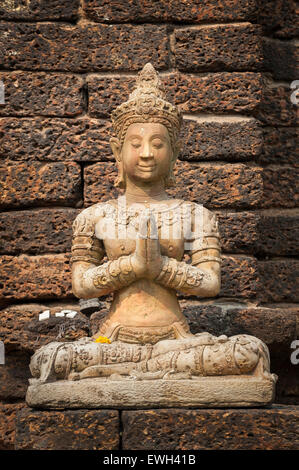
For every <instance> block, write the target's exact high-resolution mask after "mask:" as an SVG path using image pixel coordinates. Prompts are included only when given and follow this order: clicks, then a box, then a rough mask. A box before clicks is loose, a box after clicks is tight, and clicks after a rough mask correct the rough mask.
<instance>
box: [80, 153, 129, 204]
mask: <svg viewBox="0 0 299 470" xmlns="http://www.w3.org/2000/svg"><path fill="white" fill-rule="evenodd" d="M116 177H117V169H116V166H115V163H112V162H101V163H95V164H93V165H89V166H86V167H85V168H84V205H85V206H86V207H88V206H90V205H91V204H96V203H98V202H101V201H108V200H109V199H111V198H116V197H118V195H120V194H121V192H120V191H119V190H118V189H117V188H115V187H114V182H115V180H116Z"/></svg>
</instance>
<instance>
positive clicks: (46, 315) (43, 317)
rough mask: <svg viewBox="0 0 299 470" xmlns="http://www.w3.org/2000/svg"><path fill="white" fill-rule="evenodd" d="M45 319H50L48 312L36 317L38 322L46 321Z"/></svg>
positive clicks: (45, 311)
mask: <svg viewBox="0 0 299 470" xmlns="http://www.w3.org/2000/svg"><path fill="white" fill-rule="evenodd" d="M47 318H50V310H44V311H43V312H42V313H40V314H39V316H38V319H39V321H42V320H46V319H47Z"/></svg>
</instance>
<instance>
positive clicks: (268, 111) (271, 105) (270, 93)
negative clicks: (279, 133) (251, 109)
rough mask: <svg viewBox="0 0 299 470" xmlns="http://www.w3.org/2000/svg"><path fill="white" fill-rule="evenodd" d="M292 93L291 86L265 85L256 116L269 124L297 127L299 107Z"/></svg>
mask: <svg viewBox="0 0 299 470" xmlns="http://www.w3.org/2000/svg"><path fill="white" fill-rule="evenodd" d="M291 94H292V90H291V88H290V87H285V86H281V85H279V86H278V85H277V86H272V87H265V88H264V96H263V100H262V103H261V106H260V107H259V109H258V110H257V112H256V113H255V114H256V117H257V118H258V119H259V120H260V121H261V122H262V123H263V124H266V125H268V126H286V127H292V126H295V127H296V126H297V122H298V107H297V106H296V105H295V104H294V103H292V101H291ZM289 145H290V144H289Z"/></svg>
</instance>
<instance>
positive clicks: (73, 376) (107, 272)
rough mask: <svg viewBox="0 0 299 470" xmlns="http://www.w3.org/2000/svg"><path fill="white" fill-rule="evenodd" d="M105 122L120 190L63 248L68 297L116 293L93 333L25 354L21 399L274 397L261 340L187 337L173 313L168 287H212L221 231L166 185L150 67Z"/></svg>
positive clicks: (135, 401)
mask: <svg viewBox="0 0 299 470" xmlns="http://www.w3.org/2000/svg"><path fill="white" fill-rule="evenodd" d="M112 121H113V126H114V131H115V135H116V137H114V138H112V139H111V141H110V142H111V148H112V151H113V154H114V156H115V159H116V162H117V166H118V179H117V181H116V185H117V186H118V187H120V188H122V189H124V195H122V196H120V197H119V198H118V199H115V200H109V201H108V202H99V203H98V204H95V205H93V206H91V207H89V208H87V209H85V210H83V211H82V212H81V213H80V214H79V215H78V217H77V218H76V220H75V222H74V226H73V245H72V277H73V292H74V294H75V295H76V296H77V297H78V298H79V299H93V298H98V297H101V296H103V295H106V294H109V293H113V301H112V304H111V308H110V312H109V314H108V316H107V318H106V319H105V321H104V322H103V323H102V325H101V327H100V329H99V331H98V333H97V334H96V335H94V337H93V338H84V339H83V340H79V341H76V342H74V343H50V344H48V345H47V346H44V347H42V348H40V349H39V350H38V351H37V352H36V353H35V354H34V356H33V357H32V360H31V364H30V369H31V372H32V375H33V377H34V378H33V379H31V380H30V387H29V389H28V393H27V403H28V404H29V405H31V406H44V407H79V406H85V407H101V406H109V407H119V406H123V407H134V406H135V407H142V406H159V405H161V406H162V405H163V406H187V405H188V406H193V405H194V406H247V405H248V406H249V405H250V406H252V405H253V404H255V405H264V404H267V403H269V402H271V400H272V398H273V392H274V383H275V376H273V375H271V374H270V362H269V353H268V349H267V347H266V346H265V344H263V343H262V341H260V340H259V339H257V338H255V337H252V336H248V335H237V336H234V337H232V338H227V337H226V336H224V335H223V336H220V337H218V338H217V337H215V336H212V335H211V334H209V333H201V334H198V335H192V334H191V333H190V330H189V327H188V324H187V321H186V319H185V318H184V316H183V314H182V312H181V308H180V305H179V302H178V299H177V292H181V293H183V294H191V295H193V296H197V297H202V298H205V297H214V296H216V295H217V294H218V293H219V290H220V266H221V258H220V244H219V232H218V225H217V220H216V217H215V215H214V214H213V213H212V212H210V211H209V210H207V209H206V208H204V207H202V206H201V205H200V204H195V203H190V202H188V201H184V200H181V199H171V198H170V197H169V196H168V195H167V193H166V191H165V190H166V189H167V188H168V187H170V186H173V185H175V179H174V174H173V167H174V164H175V161H176V159H177V157H178V154H179V149H180V145H179V140H178V137H179V132H180V126H181V115H180V112H179V110H178V109H177V108H176V107H175V106H174V105H172V104H170V103H168V102H167V101H166V99H165V94H164V90H163V87H162V84H161V81H160V79H159V76H158V74H157V73H156V71H155V70H154V68H153V67H152V65H151V64H146V65H145V67H144V68H143V70H142V71H141V72H140V74H139V76H138V78H137V83H136V87H135V89H134V91H133V92H132V94H131V95H130V97H129V100H128V101H127V102H125V103H123V104H121V105H120V106H119V107H118V108H116V110H115V111H114V112H113V114H112ZM105 256H106V257H107V259H108V260H107V261H104V257H105ZM83 379H84V380H83ZM132 384H133V385H132ZM136 387H137V388H136ZM138 387H139V388H138ZM76 390H77V392H76ZM104 391H105V392H104ZM138 393H139V395H138ZM190 393H191V395H190ZM79 397H80V398H79ZM166 397H168V398H167V399H166Z"/></svg>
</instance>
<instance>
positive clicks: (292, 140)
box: [258, 127, 298, 165]
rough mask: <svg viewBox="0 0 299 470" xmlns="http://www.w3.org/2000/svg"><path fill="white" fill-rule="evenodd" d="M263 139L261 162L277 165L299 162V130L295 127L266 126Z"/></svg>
mask: <svg viewBox="0 0 299 470" xmlns="http://www.w3.org/2000/svg"><path fill="white" fill-rule="evenodd" d="M263 141H264V142H263V150H262V152H261V154H260V156H259V158H258V160H259V162H261V163H264V164H277V165H279V164H284V163H286V164H288V163H289V164H294V163H297V162H298V130H297V129H296V128H295V127H290V128H288V127H282V128H279V127H273V128H271V127H270V128H264V129H263Z"/></svg>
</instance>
